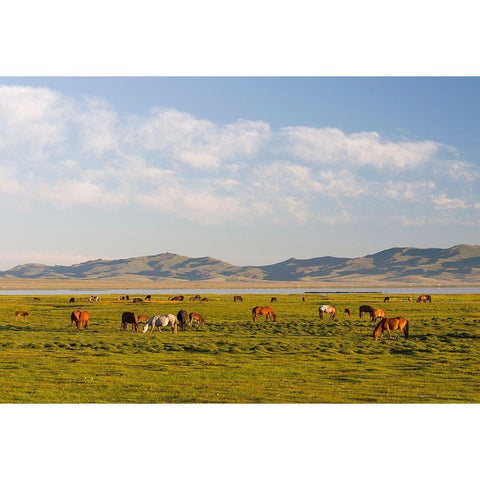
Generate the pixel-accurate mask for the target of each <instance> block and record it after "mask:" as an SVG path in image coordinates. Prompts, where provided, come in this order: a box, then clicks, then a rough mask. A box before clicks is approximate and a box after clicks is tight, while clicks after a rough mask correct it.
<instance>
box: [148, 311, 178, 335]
mask: <svg viewBox="0 0 480 480" xmlns="http://www.w3.org/2000/svg"><path fill="white" fill-rule="evenodd" d="M177 321H178V320H177V317H176V316H175V315H172V314H171V313H169V314H168V315H154V316H153V317H152V318H151V319H150V320H149V321H148V322H147V323H146V324H145V325H144V326H143V330H142V333H147V332H148V327H152V330H151V331H150V333H152V332H153V329H154V328H155V327H157V328H158V331H159V332H161V331H162V329H161V327H166V326H167V325H168V324H170V326H171V327H172V332H173V333H177Z"/></svg>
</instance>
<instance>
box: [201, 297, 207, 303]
mask: <svg viewBox="0 0 480 480" xmlns="http://www.w3.org/2000/svg"><path fill="white" fill-rule="evenodd" d="M200 301H201V302H202V303H203V302H208V298H207V297H203V298H202V299H201V300H200Z"/></svg>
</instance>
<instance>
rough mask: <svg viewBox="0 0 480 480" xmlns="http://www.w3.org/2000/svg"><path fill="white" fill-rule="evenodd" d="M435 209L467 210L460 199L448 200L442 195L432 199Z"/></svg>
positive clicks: (466, 206)
mask: <svg viewBox="0 0 480 480" xmlns="http://www.w3.org/2000/svg"><path fill="white" fill-rule="evenodd" d="M432 200H433V203H434V205H435V208H437V209H439V210H458V209H460V210H463V209H466V208H468V205H467V204H466V203H465V201H464V200H462V199H461V198H449V197H448V196H447V195H445V194H444V193H442V194H440V195H437V196H434V197H432Z"/></svg>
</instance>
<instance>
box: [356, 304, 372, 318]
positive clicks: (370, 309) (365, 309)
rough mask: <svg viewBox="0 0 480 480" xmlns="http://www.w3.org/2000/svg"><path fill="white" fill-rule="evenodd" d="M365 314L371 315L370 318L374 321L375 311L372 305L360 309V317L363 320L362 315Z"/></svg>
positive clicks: (362, 306)
mask: <svg viewBox="0 0 480 480" xmlns="http://www.w3.org/2000/svg"><path fill="white" fill-rule="evenodd" d="M364 313H368V314H369V315H370V318H371V319H372V320H374V318H375V317H374V316H373V314H374V313H375V309H374V308H373V307H371V306H370V305H361V306H360V308H359V309H358V316H359V317H360V318H362V315H363V314H364Z"/></svg>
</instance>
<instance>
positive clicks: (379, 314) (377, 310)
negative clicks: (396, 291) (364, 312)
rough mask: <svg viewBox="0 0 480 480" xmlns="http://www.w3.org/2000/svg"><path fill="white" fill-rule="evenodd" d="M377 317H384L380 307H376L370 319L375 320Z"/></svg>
mask: <svg viewBox="0 0 480 480" xmlns="http://www.w3.org/2000/svg"><path fill="white" fill-rule="evenodd" d="M377 318H385V312H384V311H383V310H382V309H381V308H377V309H375V310H374V312H373V318H372V321H373V322H375V320H376V319H377Z"/></svg>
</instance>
